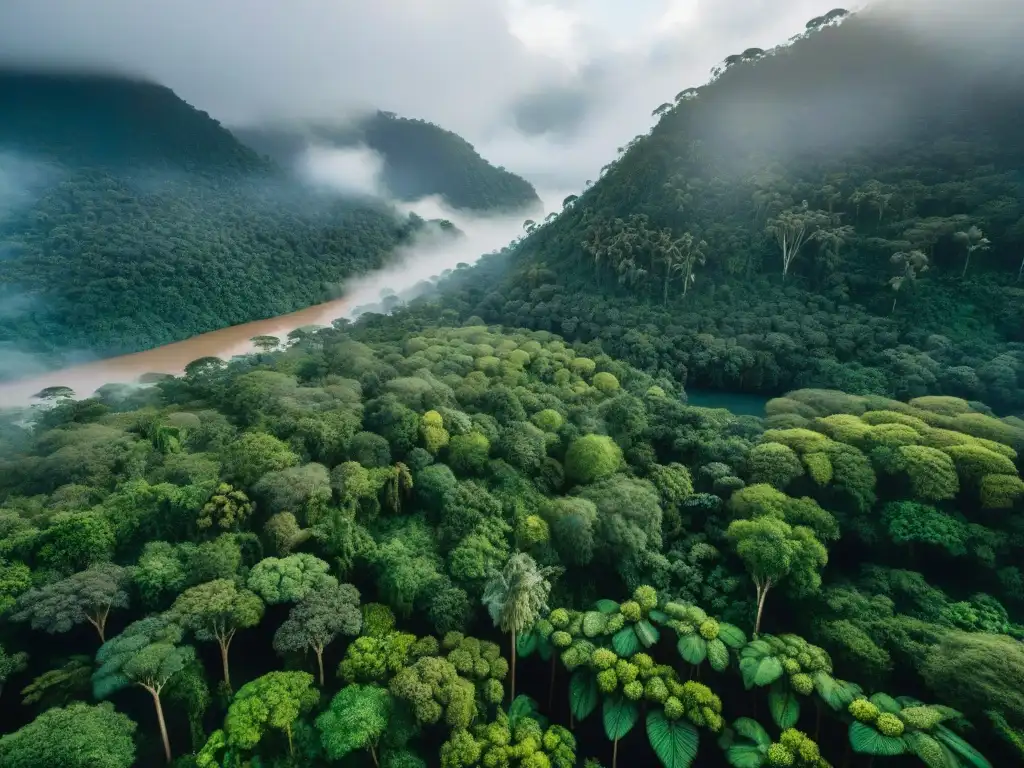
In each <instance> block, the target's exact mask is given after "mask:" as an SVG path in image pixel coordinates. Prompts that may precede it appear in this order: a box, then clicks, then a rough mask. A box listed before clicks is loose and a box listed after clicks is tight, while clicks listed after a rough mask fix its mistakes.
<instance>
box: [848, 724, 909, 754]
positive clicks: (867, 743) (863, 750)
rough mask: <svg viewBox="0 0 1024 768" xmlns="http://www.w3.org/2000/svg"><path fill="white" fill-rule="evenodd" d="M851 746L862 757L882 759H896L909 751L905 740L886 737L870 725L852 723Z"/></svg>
mask: <svg viewBox="0 0 1024 768" xmlns="http://www.w3.org/2000/svg"><path fill="white" fill-rule="evenodd" d="M850 746H851V747H853V751H854V752H859V753H860V754H862V755H878V756H880V757H894V756H896V755H902V754H903V753H904V752H906V751H907V745H906V744H905V743H904V741H903V739H901V738H898V737H896V736H886V735H885V734H882V733H879V732H878V731H876V730H875V729H874V728H872V727H871V726H870V725H864V723H858V722H853V723H850Z"/></svg>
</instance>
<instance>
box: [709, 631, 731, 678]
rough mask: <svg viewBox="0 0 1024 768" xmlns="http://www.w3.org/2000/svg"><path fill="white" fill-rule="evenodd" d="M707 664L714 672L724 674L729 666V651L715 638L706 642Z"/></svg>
mask: <svg viewBox="0 0 1024 768" xmlns="http://www.w3.org/2000/svg"><path fill="white" fill-rule="evenodd" d="M708 662H709V663H710V664H711V668H712V669H713V670H715V672H724V671H725V670H726V669H727V668H728V666H729V649H728V648H726V647H725V643H723V642H722V641H721V640H719V639H718V638H717V637H716V638H715V639H714V640H709V641H708Z"/></svg>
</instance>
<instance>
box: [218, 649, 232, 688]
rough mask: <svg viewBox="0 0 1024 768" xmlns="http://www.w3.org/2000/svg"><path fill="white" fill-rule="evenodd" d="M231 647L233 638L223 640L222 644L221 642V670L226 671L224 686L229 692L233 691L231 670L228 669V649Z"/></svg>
mask: <svg viewBox="0 0 1024 768" xmlns="http://www.w3.org/2000/svg"><path fill="white" fill-rule="evenodd" d="M230 647H231V638H228V639H226V640H221V642H220V665H221V668H222V669H223V671H224V684H225V685H226V686H227V687H228V690H229V691H230V690H232V688H231V670H230V668H229V667H228V649H229V648H230Z"/></svg>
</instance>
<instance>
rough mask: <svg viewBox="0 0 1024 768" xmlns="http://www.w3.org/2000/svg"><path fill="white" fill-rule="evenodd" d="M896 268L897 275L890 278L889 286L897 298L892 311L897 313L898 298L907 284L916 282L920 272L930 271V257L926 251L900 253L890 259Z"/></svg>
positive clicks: (893, 301) (894, 300) (893, 302)
mask: <svg viewBox="0 0 1024 768" xmlns="http://www.w3.org/2000/svg"><path fill="white" fill-rule="evenodd" d="M889 261H891V262H892V263H893V265H894V266H895V267H896V270H897V274H896V275H895V276H893V277H890V278H889V285H890V286H891V287H892V289H893V291H894V292H895V293H896V296H893V298H892V311H893V312H895V311H896V298H897V296H898V295H899V292H900V289H901V288H902V287H903V285H904V283H906V282H908V281H909V282H911V283H913V282H915V281H916V280H917V275H918V273H920V272H927V271H928V256H927V255H926V254H925V253H924V251H910V252H907V251H899V252H897V253H894V254H893V255H892V257H891V258H890V259H889Z"/></svg>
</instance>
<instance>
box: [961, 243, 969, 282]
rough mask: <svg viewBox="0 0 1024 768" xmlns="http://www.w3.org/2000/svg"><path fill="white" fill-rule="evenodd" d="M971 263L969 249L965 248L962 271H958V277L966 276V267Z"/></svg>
mask: <svg viewBox="0 0 1024 768" xmlns="http://www.w3.org/2000/svg"><path fill="white" fill-rule="evenodd" d="M970 265H971V249H970V248H968V249H967V258H966V259H965V260H964V271H963V272H961V273H960V279H961V280H962V279H963V278H965V277H966V276H967V267H969V266H970Z"/></svg>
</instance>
